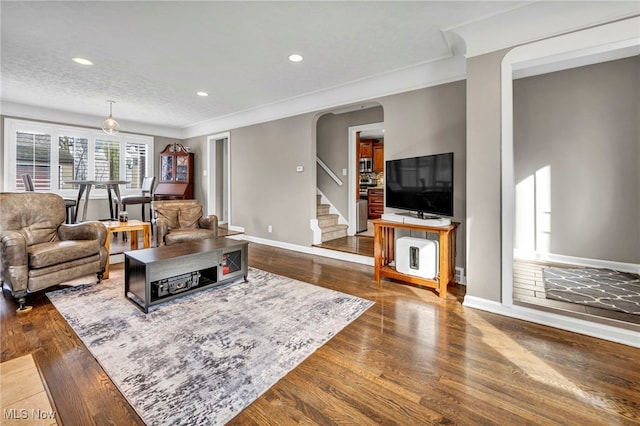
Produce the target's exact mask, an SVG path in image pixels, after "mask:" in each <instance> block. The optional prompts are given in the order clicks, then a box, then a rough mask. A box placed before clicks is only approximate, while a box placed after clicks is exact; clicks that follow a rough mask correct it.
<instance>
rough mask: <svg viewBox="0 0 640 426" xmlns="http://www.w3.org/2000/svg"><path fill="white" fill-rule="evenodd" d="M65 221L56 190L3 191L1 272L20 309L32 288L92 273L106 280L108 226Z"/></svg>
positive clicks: (0, 243) (0, 234) (0, 214)
mask: <svg viewBox="0 0 640 426" xmlns="http://www.w3.org/2000/svg"><path fill="white" fill-rule="evenodd" d="M64 221H65V203H64V200H63V199H62V197H60V196H58V195H56V194H50V193H40V192H22V193H2V194H0V274H1V275H0V277H1V279H2V283H3V286H4V287H6V288H8V289H9V290H10V291H11V293H12V295H13V296H14V297H15V298H16V300H17V301H18V303H19V305H20V307H19V311H20V310H25V306H24V304H25V301H26V297H27V295H28V294H29V293H33V292H36V291H39V290H43V289H45V288H48V287H51V286H54V285H57V284H60V283H63V282H65V281H69V280H72V279H75V278H79V277H82V276H85V275H89V274H94V273H95V274H96V275H97V279H98V281H101V280H102V274H103V272H104V268H105V264H106V261H107V256H108V253H107V249H106V248H105V246H104V243H105V240H106V238H107V230H106V227H105V226H104V225H103V224H101V223H100V222H97V221H93V222H84V223H79V224H65V223H64Z"/></svg>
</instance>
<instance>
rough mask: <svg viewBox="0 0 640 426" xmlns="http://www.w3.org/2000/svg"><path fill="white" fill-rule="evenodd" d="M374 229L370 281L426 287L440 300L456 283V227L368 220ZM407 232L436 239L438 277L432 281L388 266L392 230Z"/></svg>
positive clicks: (392, 248) (392, 246) (455, 224)
mask: <svg viewBox="0 0 640 426" xmlns="http://www.w3.org/2000/svg"><path fill="white" fill-rule="evenodd" d="M371 223H373V227H374V242H373V252H374V254H373V257H374V279H375V280H376V281H378V282H380V278H381V277H389V278H393V279H396V280H400V281H404V282H408V283H411V284H416V285H421V286H425V287H430V288H433V289H435V290H436V291H437V292H438V295H439V296H440V298H442V299H444V298H446V297H447V286H448V285H449V284H455V282H456V228H457V227H458V225H460V223H458V222H452V223H451V225H448V226H425V225H414V224H408V223H399V222H391V221H387V220H382V219H375V220H372V221H371ZM396 229H408V230H414V231H422V232H434V233H437V234H438V235H439V242H440V246H439V248H438V252H439V259H438V262H439V273H438V276H437V277H436V278H435V279H428V278H421V277H417V276H414V275H407V274H403V273H400V272H398V271H397V270H396V268H395V266H392V265H390V263H392V262H394V261H395V230H396Z"/></svg>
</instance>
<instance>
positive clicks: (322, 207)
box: [316, 204, 330, 216]
mask: <svg viewBox="0 0 640 426" xmlns="http://www.w3.org/2000/svg"><path fill="white" fill-rule="evenodd" d="M329 208H330V206H329V204H318V205H317V207H316V215H317V216H323V215H327V214H329Z"/></svg>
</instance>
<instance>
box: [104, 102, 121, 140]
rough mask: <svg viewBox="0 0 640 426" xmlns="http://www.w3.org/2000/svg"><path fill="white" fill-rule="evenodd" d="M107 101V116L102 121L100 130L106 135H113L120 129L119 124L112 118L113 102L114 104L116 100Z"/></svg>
mask: <svg viewBox="0 0 640 426" xmlns="http://www.w3.org/2000/svg"><path fill="white" fill-rule="evenodd" d="M107 102H109V118H107V119H106V120H104V123H102V130H103V131H104V132H105V133H106V134H108V135H115V134H116V133H118V132H119V131H120V125H119V124H118V122H117V121H116V120H114V119H113V104H115V103H116V101H107Z"/></svg>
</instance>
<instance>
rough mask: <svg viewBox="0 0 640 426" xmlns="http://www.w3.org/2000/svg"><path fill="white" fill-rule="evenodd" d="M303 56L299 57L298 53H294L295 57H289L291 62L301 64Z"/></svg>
mask: <svg viewBox="0 0 640 426" xmlns="http://www.w3.org/2000/svg"><path fill="white" fill-rule="evenodd" d="M302 59H303V58H302V55H298V54H297V53H294V54H293V55H289V60H290V61H291V62H300V61H302Z"/></svg>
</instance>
